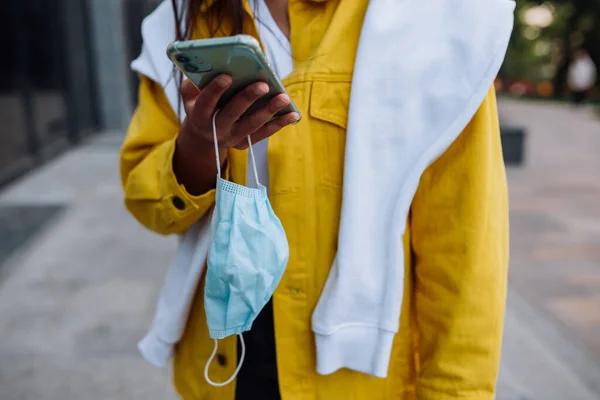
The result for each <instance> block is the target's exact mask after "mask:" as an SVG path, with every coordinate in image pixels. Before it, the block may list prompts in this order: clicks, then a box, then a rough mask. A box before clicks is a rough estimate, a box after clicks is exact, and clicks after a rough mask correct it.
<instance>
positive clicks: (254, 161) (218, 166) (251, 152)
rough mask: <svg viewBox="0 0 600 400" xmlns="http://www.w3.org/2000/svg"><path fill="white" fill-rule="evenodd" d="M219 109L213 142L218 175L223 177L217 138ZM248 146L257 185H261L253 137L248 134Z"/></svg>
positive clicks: (215, 118)
mask: <svg viewBox="0 0 600 400" xmlns="http://www.w3.org/2000/svg"><path fill="white" fill-rule="evenodd" d="M218 113H219V110H216V111H215V113H214V114H213V117H212V130H213V142H214V144H215V157H216V159H217V177H219V178H220V177H221V158H220V157H219V144H218V139H217V122H216V121H217V114H218ZM248 148H249V149H250V158H251V159H252V169H253V170H254V179H255V180H256V186H257V187H260V182H259V181H258V169H257V168H256V159H255V158H254V149H253V147H252V139H250V135H248Z"/></svg>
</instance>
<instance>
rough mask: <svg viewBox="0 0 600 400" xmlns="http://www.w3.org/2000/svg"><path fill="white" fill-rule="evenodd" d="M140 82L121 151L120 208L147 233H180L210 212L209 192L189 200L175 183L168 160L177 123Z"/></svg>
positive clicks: (160, 97) (154, 87)
mask: <svg viewBox="0 0 600 400" xmlns="http://www.w3.org/2000/svg"><path fill="white" fill-rule="evenodd" d="M140 79H141V82H140V89H139V102H138V106H137V109H136V110H135V113H134V115H133V118H132V120H131V123H130V126H129V130H128V132H127V136H126V138H125V142H124V144H123V146H122V148H121V158H120V172H121V182H122V184H123V190H124V194H125V206H126V207H127V209H128V210H129V211H130V212H131V214H132V215H133V216H134V217H135V218H136V219H137V220H138V221H139V222H140V223H141V224H142V225H144V226H145V227H147V228H148V229H150V230H152V231H155V232H157V233H160V234H165V235H166V234H171V233H183V232H185V231H187V230H188V229H189V227H190V226H191V225H193V224H194V223H195V222H196V221H197V220H198V219H200V217H201V216H202V215H203V214H204V213H206V212H207V211H208V210H209V209H210V207H212V205H213V204H214V201H215V191H214V190H211V191H209V192H207V193H204V194H202V195H200V196H192V195H191V194H189V193H188V192H187V191H186V189H185V187H183V186H182V185H180V184H179V183H178V182H177V178H176V177H175V174H174V172H173V154H174V152H175V140H176V138H177V134H178V132H179V126H180V124H179V119H178V117H177V115H176V114H175V112H174V111H173V109H172V108H171V106H170V104H169V102H168V100H167V98H166V96H165V94H164V92H163V90H162V88H161V87H160V86H159V85H158V84H157V83H155V82H154V81H152V80H150V79H149V78H147V77H144V76H141V77H140Z"/></svg>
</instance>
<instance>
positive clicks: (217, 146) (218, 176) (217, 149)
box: [212, 110, 221, 178]
mask: <svg viewBox="0 0 600 400" xmlns="http://www.w3.org/2000/svg"><path fill="white" fill-rule="evenodd" d="M218 113H219V110H217V111H215V113H214V114H213V117H212V130H213V142H214V144H215V157H216V159H217V178H220V177H221V158H220V157H219V143H218V141H217V122H216V121H217V114H218Z"/></svg>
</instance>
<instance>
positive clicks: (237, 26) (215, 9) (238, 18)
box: [171, 0, 246, 40]
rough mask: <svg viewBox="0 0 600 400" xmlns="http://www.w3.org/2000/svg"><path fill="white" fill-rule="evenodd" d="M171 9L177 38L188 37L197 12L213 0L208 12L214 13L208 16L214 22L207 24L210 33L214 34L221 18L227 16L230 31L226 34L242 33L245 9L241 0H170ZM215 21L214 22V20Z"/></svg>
mask: <svg viewBox="0 0 600 400" xmlns="http://www.w3.org/2000/svg"><path fill="white" fill-rule="evenodd" d="M171 1H172V3H173V9H174V10H175V27H176V32H175V37H176V38H177V40H186V39H190V38H191V36H192V34H193V32H194V28H195V26H194V25H195V23H196V21H197V20H198V14H199V13H200V10H201V9H202V7H203V6H206V3H207V2H209V1H213V2H214V4H212V5H211V8H210V12H211V13H214V16H215V18H210V22H211V23H216V25H214V26H209V30H210V33H211V35H214V34H215V33H216V32H217V31H218V30H219V29H220V28H221V24H222V23H223V20H224V19H225V18H228V19H230V20H231V32H227V35H238V34H240V33H243V29H244V18H245V16H246V11H245V10H244V5H243V0H171ZM215 21H216V22H215Z"/></svg>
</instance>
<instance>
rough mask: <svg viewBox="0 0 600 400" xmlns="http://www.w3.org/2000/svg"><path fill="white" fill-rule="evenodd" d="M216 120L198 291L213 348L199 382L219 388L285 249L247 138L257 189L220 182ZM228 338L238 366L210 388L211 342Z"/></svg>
mask: <svg viewBox="0 0 600 400" xmlns="http://www.w3.org/2000/svg"><path fill="white" fill-rule="evenodd" d="M216 116H217V114H216V113H215V115H214V116H213V122H212V128H213V137H214V142H215V154H216V161H217V171H218V175H217V195H216V205H215V210H214V213H213V217H212V221H211V230H212V236H213V237H212V244H211V247H210V251H209V253H208V271H207V273H206V284H205V288H204V310H205V312H206V320H207V324H208V330H209V334H210V337H211V338H212V339H214V341H215V347H214V350H213V353H212V355H211V356H210V358H209V359H208V362H207V363H206V367H205V368H204V377H205V378H206V381H207V382H208V383H210V384H211V385H213V386H225V385H227V384H229V383H231V382H232V381H233V379H235V377H236V375H237V373H238V372H239V370H240V368H241V366H242V363H243V361H244V356H245V345H244V338H243V336H242V332H245V331H248V330H250V328H251V327H252V323H253V322H254V319H255V318H256V317H257V316H258V313H259V312H260V311H261V310H262V309H263V307H264V306H265V305H266V304H267V302H268V301H269V299H270V298H271V296H272V295H273V292H275V288H276V287H277V285H278V284H279V281H280V280H281V277H282V276H283V273H284V272H285V267H286V265H287V262H288V258H289V247H288V242H287V238H286V236H285V231H284V230H283V226H282V225H281V221H279V218H277V216H276V215H275V213H274V212H273V209H272V208H271V203H269V198H268V196H267V189H266V188H265V187H264V186H262V185H261V184H260V182H259V181H258V173H257V169H256V161H255V159H254V150H253V149H252V142H251V140H250V137H249V136H248V144H249V150H250V157H251V159H252V166H253V172H254V176H255V178H256V184H257V186H258V189H251V188H248V187H245V186H242V185H238V184H236V183H233V182H229V181H226V180H224V179H221V161H220V159H219V151H218V144H217V128H216V124H215V118H216ZM230 335H239V336H240V341H241V345H242V354H241V356H240V362H239V365H238V367H237V369H236V371H235V372H234V374H233V376H232V377H231V378H229V379H228V380H227V381H226V382H223V383H215V382H213V381H211V380H210V378H209V377H208V368H209V366H210V363H211V362H212V360H213V358H214V357H215V354H216V353H217V348H218V343H217V339H223V338H225V337H227V336H230Z"/></svg>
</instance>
